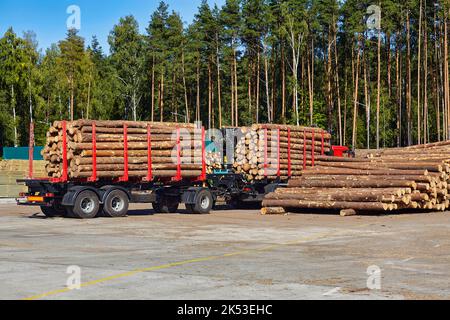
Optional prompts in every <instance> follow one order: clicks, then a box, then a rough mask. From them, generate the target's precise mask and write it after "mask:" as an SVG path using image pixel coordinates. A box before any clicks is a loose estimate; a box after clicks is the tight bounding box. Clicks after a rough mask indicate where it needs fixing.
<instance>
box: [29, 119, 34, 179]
mask: <svg viewBox="0 0 450 320" xmlns="http://www.w3.org/2000/svg"><path fill="white" fill-rule="evenodd" d="M33 153H34V123H33V122H30V140H29V144H28V178H29V179H33V160H34V159H33V158H34V155H33Z"/></svg>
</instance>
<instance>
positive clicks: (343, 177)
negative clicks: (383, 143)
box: [262, 142, 450, 214]
mask: <svg viewBox="0 0 450 320" xmlns="http://www.w3.org/2000/svg"><path fill="white" fill-rule="evenodd" d="M449 189H450V142H441V143H437V144H429V145H420V146H414V147H408V148H397V149H386V150H384V151H381V152H378V153H377V154H370V155H368V156H367V157H366V158H359V159H358V158H356V159H351V158H335V157H328V158H323V159H322V160H319V161H317V162H316V166H315V167H314V168H309V169H307V170H305V171H303V173H302V175H301V177H300V178H298V179H292V180H290V181H289V184H288V188H287V189H279V190H277V191H276V192H274V193H271V194H269V195H267V197H266V198H265V200H264V202H263V206H264V207H265V208H263V210H262V213H264V214H268V213H283V212H286V211H289V210H292V209H337V210H342V213H343V214H346V213H348V210H350V211H356V212H359V213H364V212H374V211H375V212H376V211H379V212H384V211H393V210H402V209H404V210H412V209H421V210H434V211H440V210H446V209H448V208H449V197H448V190H449Z"/></svg>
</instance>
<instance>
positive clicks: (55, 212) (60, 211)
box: [41, 204, 66, 218]
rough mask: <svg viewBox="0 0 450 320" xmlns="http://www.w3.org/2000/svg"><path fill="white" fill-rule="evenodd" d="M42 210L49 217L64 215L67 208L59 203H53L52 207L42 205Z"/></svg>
mask: <svg viewBox="0 0 450 320" xmlns="http://www.w3.org/2000/svg"><path fill="white" fill-rule="evenodd" d="M41 211H42V213H43V214H45V216H46V217H48V218H55V217H64V216H65V215H66V209H65V208H64V207H61V206H59V205H57V204H53V205H52V206H51V207H47V206H42V207H41Z"/></svg>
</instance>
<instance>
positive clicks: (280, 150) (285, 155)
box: [234, 124, 331, 181]
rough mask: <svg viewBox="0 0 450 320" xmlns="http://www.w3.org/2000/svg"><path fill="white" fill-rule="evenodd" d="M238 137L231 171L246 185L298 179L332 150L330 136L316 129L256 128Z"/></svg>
mask: <svg viewBox="0 0 450 320" xmlns="http://www.w3.org/2000/svg"><path fill="white" fill-rule="evenodd" d="M241 133H242V136H241V138H240V139H239V140H238V142H237V145H236V152H235V161H234V168H235V170H236V172H237V173H243V174H245V175H246V177H247V180H249V181H253V180H262V179H264V178H268V179H275V178H277V177H278V176H279V175H280V178H282V179H287V178H289V177H298V176H300V175H301V172H302V170H303V168H304V165H306V167H310V166H311V165H312V162H313V160H320V158H322V157H323V155H324V154H326V153H327V152H329V151H330V149H331V144H330V139H331V135H330V134H329V133H328V132H326V131H324V130H322V129H319V128H308V127H298V126H286V125H270V124H259V125H253V126H252V127H243V128H241ZM313 157H314V159H313ZM278 159H280V160H279V161H278Z"/></svg>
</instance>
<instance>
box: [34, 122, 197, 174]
mask: <svg viewBox="0 0 450 320" xmlns="http://www.w3.org/2000/svg"><path fill="white" fill-rule="evenodd" d="M93 123H95V133H96V134H95V137H96V141H95V143H96V149H97V152H96V157H97V161H96V163H97V177H98V178H118V177H121V176H123V174H124V169H125V161H124V159H125V158H124V136H125V135H124V124H126V125H127V137H128V138H127V144H128V170H129V171H128V174H129V177H132V178H144V177H146V176H147V174H148V169H147V168H148V167H149V166H148V156H149V152H148V133H147V129H148V126H150V132H151V135H150V137H151V138H150V141H151V159H152V173H153V177H155V178H158V177H174V176H175V175H176V173H177V168H178V152H177V150H178V146H177V141H178V139H177V137H178V134H177V128H180V144H179V145H180V150H181V152H180V156H181V157H180V158H181V160H182V165H181V175H182V177H183V178H192V177H199V176H200V175H201V173H202V130H201V129H196V128H195V126H194V125H191V124H175V123H149V122H136V121H93V120H78V121H73V122H66V132H67V159H68V176H69V178H89V177H91V176H92V173H93V172H92V171H93V139H92V137H93V135H92V133H93ZM42 155H43V157H44V160H45V161H46V171H47V173H48V176H49V177H52V178H60V177H61V176H62V174H63V123H62V122H60V121H56V122H55V123H54V124H53V125H52V126H51V127H50V129H49V130H48V132H47V144H46V146H45V148H44V150H43V151H42Z"/></svg>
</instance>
